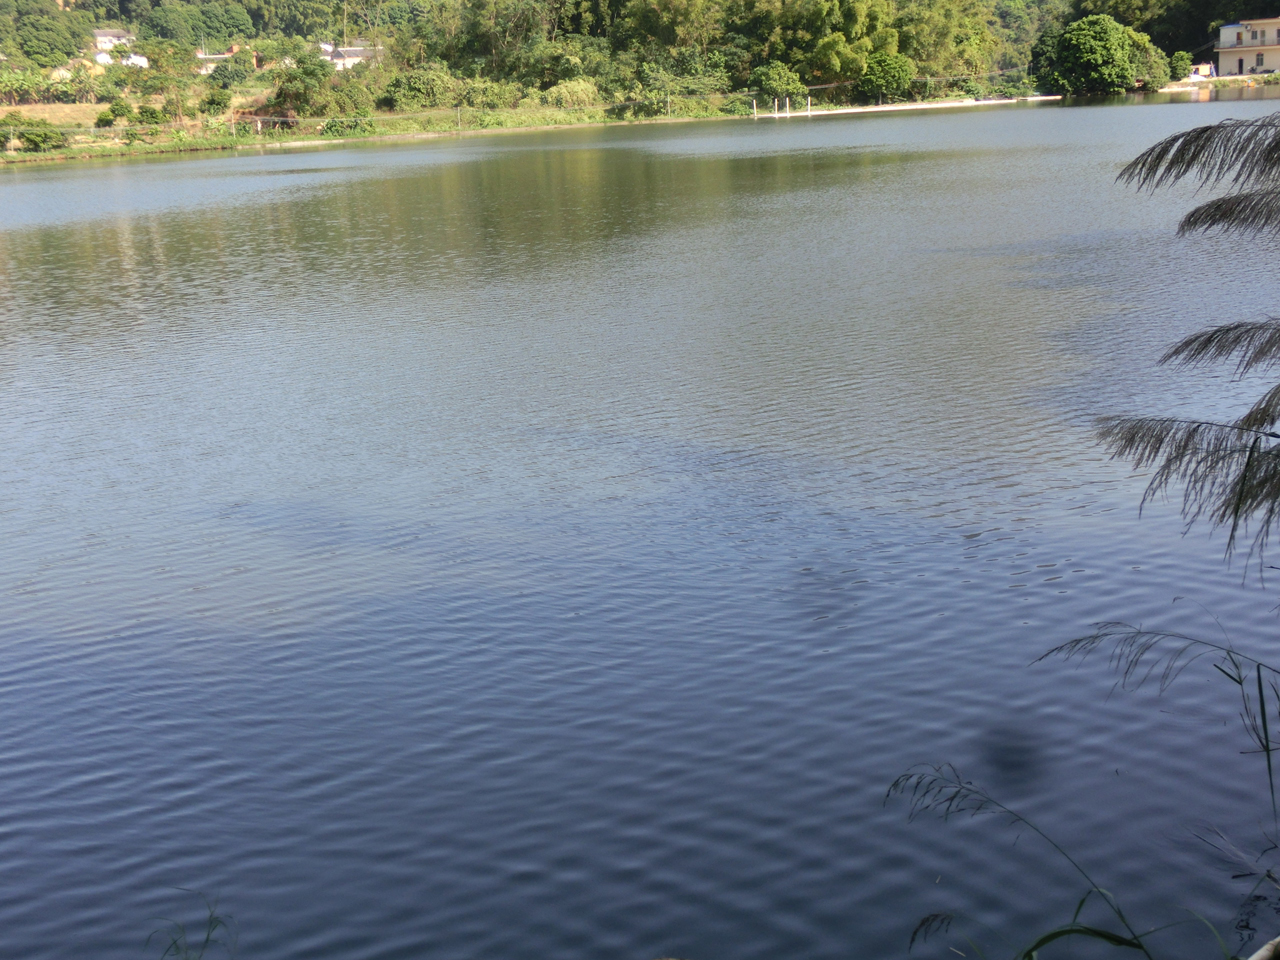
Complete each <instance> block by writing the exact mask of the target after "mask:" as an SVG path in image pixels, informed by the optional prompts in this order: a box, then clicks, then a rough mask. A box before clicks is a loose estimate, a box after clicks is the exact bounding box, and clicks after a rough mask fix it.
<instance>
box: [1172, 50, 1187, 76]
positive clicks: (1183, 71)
mask: <svg viewBox="0 0 1280 960" xmlns="http://www.w3.org/2000/svg"><path fill="white" fill-rule="evenodd" d="M1190 72H1191V54H1189V53H1187V51H1185V50H1179V51H1178V52H1177V53H1175V54H1174V55H1173V56H1172V57H1170V58H1169V79H1171V80H1185V79H1186V77H1187V74H1189V73H1190Z"/></svg>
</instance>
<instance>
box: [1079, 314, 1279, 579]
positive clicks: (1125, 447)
mask: <svg viewBox="0 0 1280 960" xmlns="http://www.w3.org/2000/svg"><path fill="white" fill-rule="evenodd" d="M1232 359H1234V360H1235V367H1236V374H1237V375H1241V374H1244V373H1247V372H1249V371H1252V370H1257V369H1263V370H1265V369H1270V368H1273V367H1275V366H1277V365H1280V319H1277V318H1271V319H1267V320H1261V321H1256V322H1245V323H1232V324H1228V325H1226V326H1222V327H1214V328H1211V329H1209V330H1203V331H1201V332H1199V333H1196V334H1192V335H1191V336H1190V337H1187V338H1186V339H1185V340H1182V341H1180V342H1178V343H1176V344H1174V346H1173V347H1171V348H1170V349H1169V350H1168V351H1167V352H1166V353H1165V355H1164V356H1163V357H1161V358H1160V362H1161V363H1174V364H1178V365H1181V366H1190V365H1196V364H1202V363H1211V362H1222V361H1230V360H1232ZM1277 423H1280V384H1277V385H1276V386H1274V387H1272V388H1271V389H1269V390H1268V391H1267V392H1266V393H1264V394H1263V395H1262V396H1261V397H1260V398H1259V399H1258V400H1257V401H1256V402H1255V403H1254V404H1253V406H1251V407H1250V408H1249V409H1248V410H1247V411H1245V413H1244V414H1243V415H1242V416H1240V417H1238V418H1237V419H1236V420H1233V421H1232V422H1230V423H1212V422H1206V421H1202V420H1183V419H1178V418H1176V417H1103V418H1101V419H1100V420H1099V421H1098V437H1099V439H1100V440H1101V441H1102V444H1103V445H1104V446H1105V447H1106V448H1107V449H1108V450H1109V451H1110V452H1111V455H1112V456H1113V457H1118V458H1121V459H1125V460H1130V461H1132V462H1133V464H1134V466H1135V467H1141V468H1149V467H1154V473H1153V474H1152V477H1151V481H1150V483H1148V485H1147V490H1146V493H1145V494H1144V495H1143V502H1144V503H1145V502H1146V501H1147V500H1149V499H1151V498H1153V497H1155V496H1158V495H1160V494H1163V493H1164V492H1166V491H1167V489H1168V488H1169V486H1170V485H1172V484H1175V483H1176V484H1181V485H1182V488H1183V493H1182V512H1183V515H1184V516H1185V517H1186V518H1187V519H1188V520H1190V521H1194V520H1197V519H1199V518H1201V517H1205V518H1206V519H1208V520H1210V521H1211V522H1212V523H1215V524H1220V525H1223V526H1226V527H1227V528H1228V529H1229V531H1230V532H1229V534H1228V538H1227V553H1228V554H1230V553H1231V552H1233V550H1234V549H1235V545H1236V539H1237V536H1238V535H1239V533H1240V532H1241V531H1242V530H1244V529H1246V528H1247V527H1248V526H1249V525H1252V528H1253V531H1254V536H1253V544H1252V547H1251V550H1250V552H1251V554H1252V555H1260V553H1261V550H1262V549H1263V547H1264V546H1265V545H1266V542H1267V538H1268V536H1269V533H1270V531H1271V529H1272V526H1273V525H1274V524H1275V523H1276V522H1277V521H1280V444H1277V443H1276V441H1278V440H1280V432H1277V431H1276V429H1275V427H1276V425H1277Z"/></svg>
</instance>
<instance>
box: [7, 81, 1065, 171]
mask: <svg viewBox="0 0 1280 960" xmlns="http://www.w3.org/2000/svg"><path fill="white" fill-rule="evenodd" d="M1026 99H1059V98H1056V97H1049V98H1045V97H1036V98H1026ZM1014 102H1016V101H1013V100H988V101H979V100H974V99H972V98H953V99H946V100H928V101H921V102H912V103H894V104H885V105H883V106H866V107H847V106H833V105H830V104H820V105H815V106H813V107H812V108H811V109H807V108H806V106H799V107H797V108H796V109H794V110H792V111H791V112H790V114H789V118H790V119H800V118H807V117H815V118H817V117H822V116H834V115H837V114H854V113H883V112H897V111H915V110H934V109H944V108H954V107H972V106H977V105H983V104H988V105H989V104H1012V103H1014ZM640 106H641V109H639V110H637V109H635V107H636V105H635V104H626V105H622V106H621V107H619V106H617V105H608V106H595V107H571V108H551V107H547V108H527V107H518V108H512V109H507V110H500V109H499V110H480V109H473V108H467V107H464V108H460V109H459V108H455V109H444V110H434V111H428V112H423V113H416V114H380V115H376V116H373V117H351V118H331V119H327V120H291V121H289V122H288V123H287V124H285V123H281V124H280V125H279V126H272V123H273V121H272V120H271V118H263V119H261V120H257V119H253V118H250V119H247V120H246V119H241V120H240V121H239V122H238V123H234V124H233V123H230V122H215V123H206V124H171V125H167V126H163V127H150V128H141V129H139V128H136V127H128V128H123V129H121V128H108V129H105V130H103V129H94V128H88V129H86V128H83V127H65V126H58V128H57V129H58V130H59V131H60V132H62V133H63V134H64V135H65V136H66V138H67V144H66V146H63V147H57V148H54V149H49V150H40V151H32V150H20V149H12V147H15V146H17V145H18V141H17V140H16V139H14V140H10V141H9V144H10V147H11V149H9V150H7V151H6V152H5V153H3V154H0V162H3V163H5V164H22V163H50V162H65V161H73V160H93V159H98V158H110V157H133V156H150V155H159V154H188V153H206V152H211V151H226V150H246V149H248V150H252V149H263V148H266V149H272V148H283V147H304V146H305V147H313V146H322V145H330V144H343V143H352V142H359V141H397V140H414V139H424V138H434V137H444V136H468V135H476V134H483V133H497V132H503V131H510V132H515V131H521V130H540V129H548V128H553V127H572V126H593V125H605V124H610V125H611V124H636V123H677V122H682V121H689V120H715V119H722V120H727V119H747V118H751V117H753V116H754V117H757V118H758V119H760V120H773V119H774V112H773V104H772V103H770V105H769V109H768V110H763V109H760V107H759V105H756V106H755V107H754V108H753V105H752V101H751V99H750V97H744V96H741V95H732V94H728V95H725V96H723V97H719V98H699V99H697V100H694V99H692V98H689V99H688V100H685V99H678V98H672V99H671V101H670V102H669V103H667V102H664V103H661V104H656V105H650V104H642V105H640ZM778 117H779V119H786V118H788V114H787V112H786V110H785V108H784V107H779V109H778ZM41 119H43V118H41ZM15 137H16V133H15Z"/></svg>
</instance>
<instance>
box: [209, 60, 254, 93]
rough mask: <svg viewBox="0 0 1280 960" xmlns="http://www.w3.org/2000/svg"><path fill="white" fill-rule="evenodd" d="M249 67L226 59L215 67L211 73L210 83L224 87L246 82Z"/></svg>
mask: <svg viewBox="0 0 1280 960" xmlns="http://www.w3.org/2000/svg"><path fill="white" fill-rule="evenodd" d="M249 72H250V71H249V68H248V67H246V66H243V65H242V64H239V63H235V62H229V61H224V62H223V63H220V64H218V65H217V66H216V67H214V68H213V71H212V72H211V73H210V74H209V83H210V84H212V85H213V86H215V87H222V88H224V89H226V88H229V87H234V86H235V85H236V84H238V83H244V82H245V81H246V80H248V79H249Z"/></svg>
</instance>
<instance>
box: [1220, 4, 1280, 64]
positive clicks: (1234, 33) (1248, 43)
mask: <svg viewBox="0 0 1280 960" xmlns="http://www.w3.org/2000/svg"><path fill="white" fill-rule="evenodd" d="M1214 49H1215V50H1216V51H1217V54H1218V76H1220V77H1233V76H1234V77H1238V76H1244V75H1247V74H1251V73H1274V72H1275V71H1276V70H1280V17H1267V18H1265V19H1261V20H1246V21H1242V22H1240V23H1229V24H1227V25H1226V26H1224V27H1223V28H1222V29H1221V32H1220V33H1219V35H1218V45H1217V46H1216V47H1215V48H1214Z"/></svg>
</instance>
